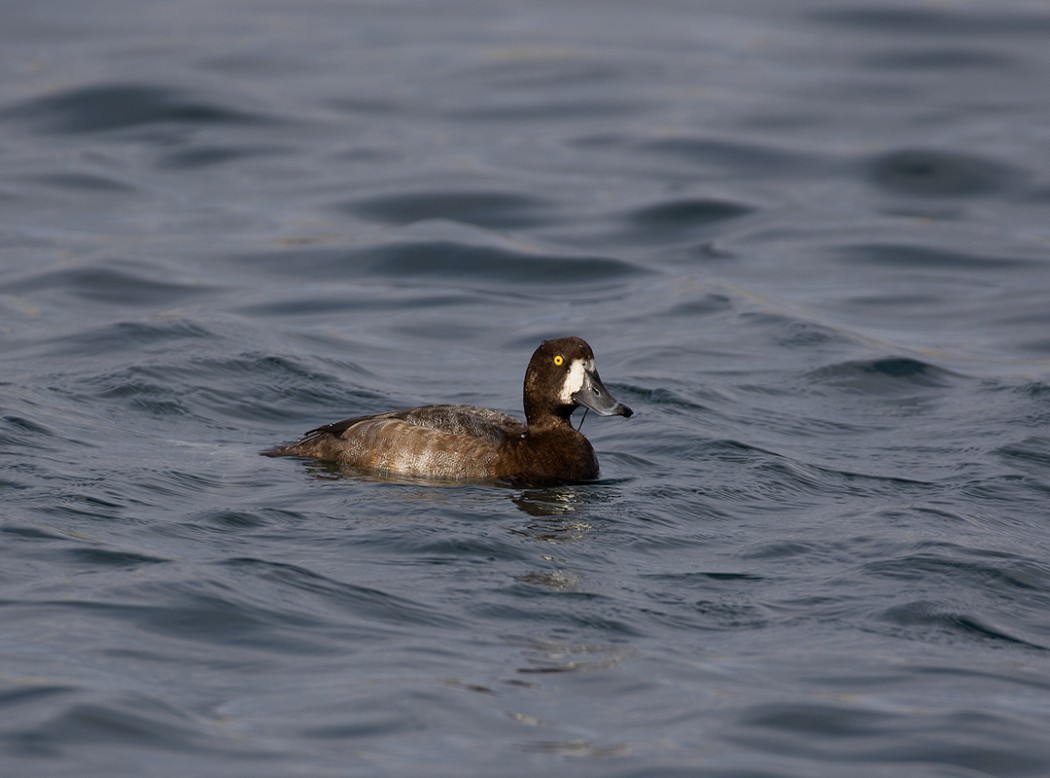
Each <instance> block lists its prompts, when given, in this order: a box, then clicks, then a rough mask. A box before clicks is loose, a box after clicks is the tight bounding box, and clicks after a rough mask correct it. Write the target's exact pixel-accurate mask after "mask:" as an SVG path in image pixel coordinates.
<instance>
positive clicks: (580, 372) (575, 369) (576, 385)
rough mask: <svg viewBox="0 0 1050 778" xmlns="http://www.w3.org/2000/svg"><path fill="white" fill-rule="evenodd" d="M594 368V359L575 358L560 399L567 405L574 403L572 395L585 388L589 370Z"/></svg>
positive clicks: (562, 387)
mask: <svg viewBox="0 0 1050 778" xmlns="http://www.w3.org/2000/svg"><path fill="white" fill-rule="evenodd" d="M589 370H594V360H593V359H574V360H572V363H571V364H570V365H569V374H568V375H567V376H565V383H563V384H562V385H561V394H560V395H558V399H559V400H561V401H562V403H564V404H565V405H572V403H573V399H572V396H573V395H574V394H576V393H577V392H578V391H580V390H581V389H582V388H583V384H584V382H585V381H586V380H587V371H589Z"/></svg>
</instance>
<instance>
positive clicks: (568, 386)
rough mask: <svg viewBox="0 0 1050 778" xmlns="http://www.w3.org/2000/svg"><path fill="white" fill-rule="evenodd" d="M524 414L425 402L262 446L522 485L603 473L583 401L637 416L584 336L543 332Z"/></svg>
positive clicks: (604, 412)
mask: <svg viewBox="0 0 1050 778" xmlns="http://www.w3.org/2000/svg"><path fill="white" fill-rule="evenodd" d="M524 405H525V423H524V424H523V423H522V422H521V421H519V420H518V419H516V418H514V417H513V416H508V415H507V414H505V413H501V412H499V411H495V410H490V409H488V408H477V407H474V406H471V405H424V406H421V407H418V408H406V409H403V410H398V411H389V412H387V413H376V414H372V415H370V416H356V417H354V418H352V419H346V420H345V421H337V422H334V423H332V424H326V425H324V426H323V427H318V428H316V429H312V430H310V431H309V432H307V433H306V434H305V435H304V436H303V437H302V438H301V439H300V440H298V441H297V442H295V443H290V444H287V445H283V446H277V447H275V448H272V449H269V450H267V451H264V452H262V453H263V454H264V455H266V456H272V457H278V456H293V457H312V458H314V459H321V460H328V461H332V462H337V463H338V464H339V465H341V466H343V467H345V468H347V469H350V470H356V471H360V472H372V473H382V474H390V475H396V476H407V477H412V478H425V479H435V480H449V481H504V482H508V483H512V484H518V485H534V484H556V483H570V482H574V481H585V480H588V479H591V478H595V477H597V475H598V457H597V456H596V455H595V453H594V448H593V447H592V446H591V444H590V442H589V441H588V440H587V438H585V437H584V436H583V435H582V434H581V433H580V432H579V431H577V430H576V429H573V427H572V424H571V423H570V420H569V419H570V417H571V416H572V413H573V411H575V410H576V409H577V408H579V407H580V406H581V405H582V406H583V407H584V408H589V409H590V410H592V411H594V412H595V413H597V414H599V415H601V416H624V417H629V416H631V415H633V413H634V412H633V411H632V410H631V409H630V408H628V407H627V406H626V405H624V404H623V403H621V402H618V401H617V400H616V399H614V398H613V396H612V395H611V394H610V393H609V390H608V389H606V388H605V385H604V384H603V383H602V380H601V378H600V377H599V376H598V371H597V370H596V369H595V366H594V352H593V351H592V350H591V347H590V346H589V345H588V344H587V342H586V341H585V340H583V339H582V338H577V337H567V338H558V339H556V340H545V341H543V342H542V343H540V345H539V347H538V348H537V349H536V351H535V352H534V353H533V355H532V359H531V360H529V366H528V368H526V370H525V387H524Z"/></svg>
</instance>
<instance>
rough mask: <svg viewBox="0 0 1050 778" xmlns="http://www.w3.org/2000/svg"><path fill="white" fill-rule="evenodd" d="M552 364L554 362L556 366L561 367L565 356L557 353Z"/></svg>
mask: <svg viewBox="0 0 1050 778" xmlns="http://www.w3.org/2000/svg"><path fill="white" fill-rule="evenodd" d="M554 364H556V365H557V366H558V367H561V366H562V365H564V364H565V357H563V356H562V355H561V354H558V356H556V357H555V358H554Z"/></svg>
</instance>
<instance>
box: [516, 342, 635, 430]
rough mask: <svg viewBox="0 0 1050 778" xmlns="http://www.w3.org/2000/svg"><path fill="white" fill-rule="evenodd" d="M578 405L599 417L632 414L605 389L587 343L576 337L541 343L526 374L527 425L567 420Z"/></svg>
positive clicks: (592, 353)
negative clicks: (552, 419)
mask: <svg viewBox="0 0 1050 778" xmlns="http://www.w3.org/2000/svg"><path fill="white" fill-rule="evenodd" d="M581 405H582V406H584V407H585V408H590V409H591V410H592V411H594V412H595V413H597V414H599V415H601V416H624V417H627V416H631V415H633V414H634V411H632V410H631V409H630V408H628V407H627V406H626V405H624V404H623V403H622V402H619V401H618V400H616V398H615V397H613V396H612V395H611V394H610V393H609V390H608V389H606V388H605V384H603V383H602V379H601V377H599V375H598V370H597V369H596V368H595V366H594V352H593V351H592V350H591V347H590V346H589V345H588V344H587V341H585V340H584V339H583V338H577V337H568V338H557V339H556V340H545V341H543V342H542V343H540V345H539V348H537V349H536V351H535V352H534V353H533V355H532V359H531V360H530V361H529V367H528V369H527V370H526V371H525V419H526V420H527V421H528V422H529V423H530V424H532V422H533V421H535V420H537V419H539V418H541V417H542V416H544V415H554V416H559V417H561V418H563V419H568V418H569V416H571V415H572V412H573V411H575V410H576V409H577V408H578V407H580V406H581Z"/></svg>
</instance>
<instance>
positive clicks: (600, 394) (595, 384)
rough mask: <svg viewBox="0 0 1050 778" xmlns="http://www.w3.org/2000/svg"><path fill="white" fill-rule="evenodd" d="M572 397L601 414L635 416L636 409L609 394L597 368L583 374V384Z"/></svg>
mask: <svg viewBox="0 0 1050 778" xmlns="http://www.w3.org/2000/svg"><path fill="white" fill-rule="evenodd" d="M572 399H573V400H575V401H576V402H578V403H579V404H580V405H582V406H583V407H585V408H590V409H591V410H592V411H594V412H595V413H597V414H599V415H601V416H624V417H628V416H633V415H634V411H632V410H631V409H630V408H628V407H627V406H626V405H624V404H623V403H622V402H619V401H618V400H617V399H616V398H615V397H613V396H612V395H611V394H609V390H608V389H606V388H605V384H603V383H602V379H601V378H599V377H598V371H597V370H587V371H585V372H584V374H583V386H582V387H581V388H580V391H578V392H575V393H574V394H573V395H572Z"/></svg>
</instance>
